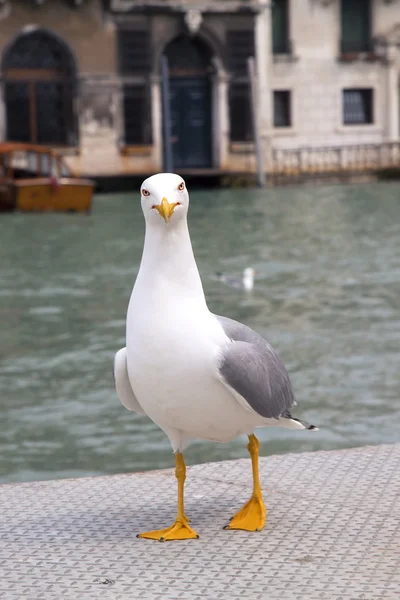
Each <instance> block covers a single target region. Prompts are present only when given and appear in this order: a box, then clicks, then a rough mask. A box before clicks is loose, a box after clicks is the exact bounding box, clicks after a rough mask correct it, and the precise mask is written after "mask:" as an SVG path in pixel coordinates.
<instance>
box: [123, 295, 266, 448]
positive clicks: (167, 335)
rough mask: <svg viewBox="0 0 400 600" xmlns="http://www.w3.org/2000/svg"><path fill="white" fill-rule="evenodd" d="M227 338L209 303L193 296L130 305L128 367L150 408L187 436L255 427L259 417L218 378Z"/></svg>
mask: <svg viewBox="0 0 400 600" xmlns="http://www.w3.org/2000/svg"><path fill="white" fill-rule="evenodd" d="M133 305H134V302H133V303H132V305H131V306H133ZM139 313H140V314H139ZM194 317H195V318H194ZM227 343H230V342H229V339H228V338H227V337H226V335H225V333H224V331H223V329H222V327H221V326H220V325H219V323H218V321H217V320H216V319H215V317H214V316H213V315H212V314H211V313H210V312H209V311H208V309H204V307H201V306H195V305H194V304H193V303H192V302H190V301H186V302H185V303H184V304H183V305H182V307H178V308H177V307H176V306H174V307H172V306H170V305H168V302H164V303H163V304H162V307H161V308H160V307H155V306H154V305H153V304H152V303H148V304H147V305H146V307H143V305H142V308H141V310H140V311H135V310H131V307H130V310H129V311H128V320H127V356H128V372H129V378H130V381H131V384H132V388H133V390H134V393H135V395H136V397H137V399H138V401H139V403H140V405H141V406H142V407H143V409H144V411H145V412H146V414H147V415H148V416H149V417H150V418H151V419H152V420H153V421H154V422H155V423H157V424H158V425H159V426H160V427H162V428H163V429H165V430H168V429H171V428H175V429H179V430H180V431H183V432H184V433H185V434H186V437H188V438H191V437H198V438H203V439H210V440H216V441H229V440H231V439H233V438H234V437H236V436H237V435H238V434H240V433H247V432H249V431H250V432H251V431H252V430H253V428H254V426H255V421H258V419H257V418H255V417H254V415H251V414H250V413H248V411H246V410H244V408H242V407H241V406H240V404H239V403H238V402H237V400H236V399H235V398H234V396H233V395H232V394H231V393H230V391H229V390H228V389H227V388H226V387H225V386H224V385H223V384H222V383H221V382H220V381H219V379H218V375H217V364H218V353H219V350H220V348H221V347H222V346H224V345H225V344H227Z"/></svg>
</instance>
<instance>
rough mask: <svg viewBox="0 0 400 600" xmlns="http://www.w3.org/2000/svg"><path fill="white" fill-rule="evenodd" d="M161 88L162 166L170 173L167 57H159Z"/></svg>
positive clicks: (170, 147)
mask: <svg viewBox="0 0 400 600" xmlns="http://www.w3.org/2000/svg"><path fill="white" fill-rule="evenodd" d="M161 90H162V124H163V127H162V130H163V168H164V172H166V173H172V171H173V168H174V166H173V159H172V143H171V106H170V98H169V71H168V58H167V57H166V56H162V57H161Z"/></svg>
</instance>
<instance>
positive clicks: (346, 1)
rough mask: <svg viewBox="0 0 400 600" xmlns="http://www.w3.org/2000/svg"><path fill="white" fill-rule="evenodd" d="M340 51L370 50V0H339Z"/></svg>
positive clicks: (344, 52)
mask: <svg viewBox="0 0 400 600" xmlns="http://www.w3.org/2000/svg"><path fill="white" fill-rule="evenodd" d="M340 19H341V32H342V33H341V52H342V53H343V54H346V53H356V52H370V51H371V46H372V34H371V0H341V5H340Z"/></svg>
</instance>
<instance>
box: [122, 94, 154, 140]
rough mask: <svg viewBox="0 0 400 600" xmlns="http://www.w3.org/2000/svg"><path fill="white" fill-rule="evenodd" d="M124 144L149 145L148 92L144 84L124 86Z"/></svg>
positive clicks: (149, 116) (149, 111) (149, 105)
mask: <svg viewBox="0 0 400 600" xmlns="http://www.w3.org/2000/svg"><path fill="white" fill-rule="evenodd" d="M123 91H124V124H125V136H124V137H125V144H126V145H127V146H131V145H141V144H151V142H152V134H151V108H150V107H151V103H150V93H149V92H150V90H149V87H148V86H147V85H146V84H140V85H136V84H135V85H132V84H125V85H124V89H123Z"/></svg>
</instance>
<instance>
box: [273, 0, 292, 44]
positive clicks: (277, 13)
mask: <svg viewBox="0 0 400 600" xmlns="http://www.w3.org/2000/svg"><path fill="white" fill-rule="evenodd" d="M272 51H273V53H274V54H288V53H289V10H288V0H273V2H272Z"/></svg>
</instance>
